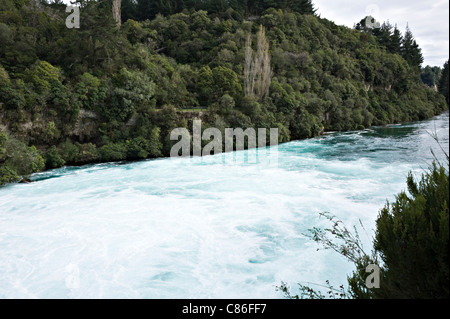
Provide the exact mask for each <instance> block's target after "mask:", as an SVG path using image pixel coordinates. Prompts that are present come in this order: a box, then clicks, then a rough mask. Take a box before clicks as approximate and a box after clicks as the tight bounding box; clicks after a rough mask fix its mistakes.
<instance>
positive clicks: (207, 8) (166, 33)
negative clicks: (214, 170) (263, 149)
mask: <svg viewBox="0 0 450 319" xmlns="http://www.w3.org/2000/svg"><path fill="white" fill-rule="evenodd" d="M77 2H78V4H79V5H80V17H81V20H80V25H81V27H80V28H79V29H68V28H67V27H66V25H65V21H66V18H67V15H68V13H66V12H65V8H66V6H65V4H63V3H62V2H61V1H58V0H56V1H52V2H47V1H44V0H41V1H40V0H2V1H1V3H0V184H5V183H11V182H17V181H20V180H22V179H23V178H24V177H26V176H27V175H29V174H31V173H34V172H38V171H41V170H43V169H52V168H58V167H61V166H64V165H82V164H87V163H95V162H107V161H121V160H138V159H146V158H155V157H162V156H168V155H169V154H170V149H171V147H172V145H173V144H174V142H173V141H170V132H171V131H172V130H173V129H174V128H179V127H180V128H189V127H191V124H192V120H193V119H195V118H201V120H202V121H203V128H204V129H207V128H208V127H216V128H218V129H220V130H224V128H226V127H243V128H278V129H279V141H280V142H286V141H290V140H295V139H303V138H310V137H314V136H317V135H319V134H321V133H323V132H324V131H345V130H357V129H364V128H366V127H369V126H372V125H385V124H389V123H399V122H408V121H416V120H423V119H427V118H430V117H432V116H434V115H436V114H439V113H441V112H443V111H444V110H446V109H447V108H448V106H447V103H446V100H445V99H446V98H447V102H448V65H447V67H446V68H445V70H444V71H442V70H440V68H439V70H436V69H432V68H429V69H427V68H424V69H421V64H422V62H423V57H422V55H421V51H420V48H419V47H418V45H417V43H416V41H415V40H414V37H413V34H412V32H411V31H410V30H409V29H408V30H406V32H405V34H404V35H403V34H402V33H401V32H400V31H399V30H398V29H397V28H396V27H393V26H392V25H390V24H389V23H384V24H383V25H382V26H381V28H379V29H371V28H368V27H366V25H365V21H367V19H363V20H361V22H360V23H357V24H355V27H354V28H353V29H351V28H347V27H344V26H338V25H336V24H335V23H333V22H331V21H329V20H327V19H324V18H321V17H319V16H317V15H316V14H315V12H314V6H313V4H312V3H311V1H304V0H297V1H295V0H291V1H281V2H276V1H267V0H260V1H214V0H210V1H195V0H191V1H180V0H171V1H146V0H137V1H131V0H123V1H121V2H120V1H119V0H114V1H106V0H103V1H94V0H82V1H77ZM113 2H114V5H113ZM117 5H118V6H117ZM120 5H121V6H120ZM120 8H121V11H120ZM120 13H121V14H120ZM421 78H422V79H423V82H422V80H421ZM445 81H447V82H445ZM424 83H426V84H427V85H425V84H424ZM435 88H438V90H437V91H439V92H436V89H435ZM444 96H445V97H444ZM204 143H208V141H204Z"/></svg>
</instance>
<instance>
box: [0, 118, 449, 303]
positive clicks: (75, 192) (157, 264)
mask: <svg viewBox="0 0 450 319" xmlns="http://www.w3.org/2000/svg"><path fill="white" fill-rule="evenodd" d="M448 129H449V115H448V112H447V113H445V114H443V115H440V116H438V117H436V118H434V119H432V120H429V121H424V122H419V123H410V124H402V125H394V126H389V127H374V128H371V129H368V130H364V131H357V132H347V133H332V134H328V135H326V136H322V137H319V138H315V139H310V140H304V141H295V142H290V143H286V144H282V145H280V146H279V147H278V149H276V148H273V149H271V150H270V153H267V154H266V153H265V152H262V150H258V151H256V150H250V151H244V152H240V153H239V154H244V155H245V154H250V153H249V152H258V162H257V163H245V162H241V161H233V160H230V158H229V156H230V155H233V154H232V153H231V154H220V155H216V156H211V157H208V158H182V159H176V160H175V159H159V160H149V161H142V162H136V163H113V164H99V165H89V166H84V167H77V168H74V167H65V168H62V169H58V170H52V171H48V172H44V173H39V174H36V175H33V176H32V180H33V181H34V182H33V183H30V184H15V185H8V186H6V187H3V188H0V298H177V299H178V298H282V297H283V296H282V294H281V293H280V292H279V291H277V289H276V286H279V285H280V284H281V282H282V281H283V282H286V283H288V284H289V285H290V286H291V287H292V288H293V292H295V286H296V283H298V282H301V283H306V282H310V283H313V284H315V283H316V284H324V282H325V280H327V279H328V280H330V282H331V283H332V284H333V285H336V286H339V285H340V284H345V283H346V277H347V275H348V274H350V272H351V271H352V270H353V269H354V268H353V265H352V264H350V263H348V262H347V261H346V260H345V259H344V258H343V257H341V256H339V255H337V254H336V253H334V252H332V251H327V250H322V249H320V250H318V248H320V246H318V245H317V244H316V243H314V242H311V241H310V240H309V239H308V238H307V237H306V236H305V234H306V233H307V232H308V229H310V228H312V227H315V226H327V223H326V221H325V220H324V219H323V218H322V219H321V218H319V213H321V212H325V211H326V212H330V213H332V214H333V215H335V216H337V217H338V218H339V219H341V220H342V221H344V222H345V223H346V224H347V226H349V227H353V225H357V226H359V225H360V222H361V223H362V224H363V225H364V229H365V230H364V229H360V235H361V238H362V241H363V242H364V244H365V247H366V250H367V251H369V250H370V249H371V247H370V245H371V242H372V241H371V238H372V236H373V233H374V227H375V221H376V218H377V215H378V212H379V210H380V209H381V208H382V207H383V206H384V205H385V203H386V201H387V200H389V201H392V200H393V199H394V198H395V195H396V194H397V193H399V192H400V191H402V190H405V189H406V178H407V175H408V172H410V171H412V172H413V173H414V174H415V176H417V177H418V178H419V177H420V175H421V174H422V172H424V170H425V169H426V168H427V167H428V166H429V164H430V163H431V161H432V159H433V155H432V154H431V151H430V149H433V150H434V151H435V153H436V156H437V157H438V158H439V159H440V160H443V159H444V156H443V153H442V152H441V151H440V148H439V146H438V144H437V143H436V142H435V141H434V140H433V138H432V137H431V136H430V133H431V132H436V133H437V135H438V136H439V140H440V143H441V145H442V146H443V148H444V149H446V151H447V152H448V148H449V133H448ZM239 154H238V155H239ZM234 155H235V154H234ZM274 158H276V159H277V162H275V161H274Z"/></svg>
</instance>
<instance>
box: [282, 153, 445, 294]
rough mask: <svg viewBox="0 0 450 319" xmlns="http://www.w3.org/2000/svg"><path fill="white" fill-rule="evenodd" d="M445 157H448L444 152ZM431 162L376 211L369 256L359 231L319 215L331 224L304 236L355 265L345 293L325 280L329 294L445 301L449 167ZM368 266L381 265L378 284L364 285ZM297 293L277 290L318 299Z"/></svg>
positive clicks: (305, 291)
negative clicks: (370, 286) (375, 285)
mask: <svg viewBox="0 0 450 319" xmlns="http://www.w3.org/2000/svg"><path fill="white" fill-rule="evenodd" d="M447 161H448V156H447ZM446 165H447V166H443V165H442V164H440V163H436V162H434V163H433V165H432V166H431V167H430V168H429V170H428V172H426V173H425V174H423V175H422V178H421V180H420V181H419V182H416V181H415V179H414V177H413V175H412V174H410V175H409V176H408V179H407V185H408V192H409V194H407V193H406V192H401V193H400V194H398V195H397V196H396V200H395V202H393V203H392V204H390V203H387V205H386V206H385V207H384V208H383V209H382V210H381V211H380V214H379V216H378V219H377V227H376V231H375V238H374V248H373V250H372V252H371V254H367V253H366V252H365V251H364V247H363V245H362V242H361V239H360V237H359V234H358V230H357V228H356V227H354V229H353V231H350V230H349V229H348V228H347V227H346V226H345V225H344V224H343V223H342V221H340V220H338V219H336V218H335V217H334V216H332V215H330V214H328V213H324V214H321V216H324V217H325V218H327V219H328V221H329V222H330V225H332V226H331V227H330V228H327V229H322V228H313V229H311V230H310V233H309V234H307V236H308V237H309V238H311V239H312V240H314V241H316V242H318V243H320V244H321V245H322V246H323V247H324V248H325V249H331V250H334V251H335V252H337V253H339V254H340V255H342V256H344V257H345V258H346V259H347V260H348V261H350V262H352V263H353V264H354V265H355V268H356V270H355V271H354V272H353V273H352V275H351V276H349V277H348V291H347V292H345V291H344V290H343V287H342V286H341V290H336V289H334V288H333V287H331V286H330V284H329V283H328V282H327V286H326V287H325V288H328V294H329V296H328V298H354V299H419V298H420V299H441V298H443V299H447V298H448V297H449V288H448V287H449V286H448V283H449V209H448V203H449V171H448V168H449V167H448V162H447V164H446ZM369 265H378V266H379V267H380V288H376V289H369V288H367V286H366V280H367V277H368V273H367V272H366V268H367V266H369ZM299 287H300V295H292V293H291V290H290V289H289V287H288V286H287V284H285V283H283V284H282V285H281V287H279V289H280V290H281V291H282V292H283V293H284V295H285V296H286V297H287V298H290V299H299V298H310V299H323V298H326V296H325V295H323V294H322V293H321V292H318V291H316V290H314V289H312V288H310V287H308V286H304V285H302V284H300V285H299Z"/></svg>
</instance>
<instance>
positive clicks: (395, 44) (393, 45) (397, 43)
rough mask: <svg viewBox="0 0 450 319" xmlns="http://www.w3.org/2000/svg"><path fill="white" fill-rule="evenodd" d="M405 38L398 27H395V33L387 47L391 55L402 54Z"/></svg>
mask: <svg viewBox="0 0 450 319" xmlns="http://www.w3.org/2000/svg"><path fill="white" fill-rule="evenodd" d="M402 41H403V37H402V33H401V31H400V30H399V29H398V28H397V25H396V26H395V27H394V31H393V32H392V35H391V38H390V41H389V43H388V44H387V46H386V49H387V50H388V52H390V53H398V54H400V52H401V51H400V50H401V45H402Z"/></svg>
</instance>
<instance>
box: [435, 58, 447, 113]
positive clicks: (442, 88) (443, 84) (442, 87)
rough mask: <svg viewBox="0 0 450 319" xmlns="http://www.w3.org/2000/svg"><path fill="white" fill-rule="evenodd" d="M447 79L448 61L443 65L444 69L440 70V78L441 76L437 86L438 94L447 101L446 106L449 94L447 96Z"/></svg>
mask: <svg viewBox="0 0 450 319" xmlns="http://www.w3.org/2000/svg"><path fill="white" fill-rule="evenodd" d="M448 77H449V69H448V60H447V62H445V64H444V69H443V70H442V76H441V78H440V80H439V84H438V90H439V93H441V94H442V95H443V96H444V97H445V99H446V101H447V105H449V104H450V102H449V94H448V89H449V82H448Z"/></svg>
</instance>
